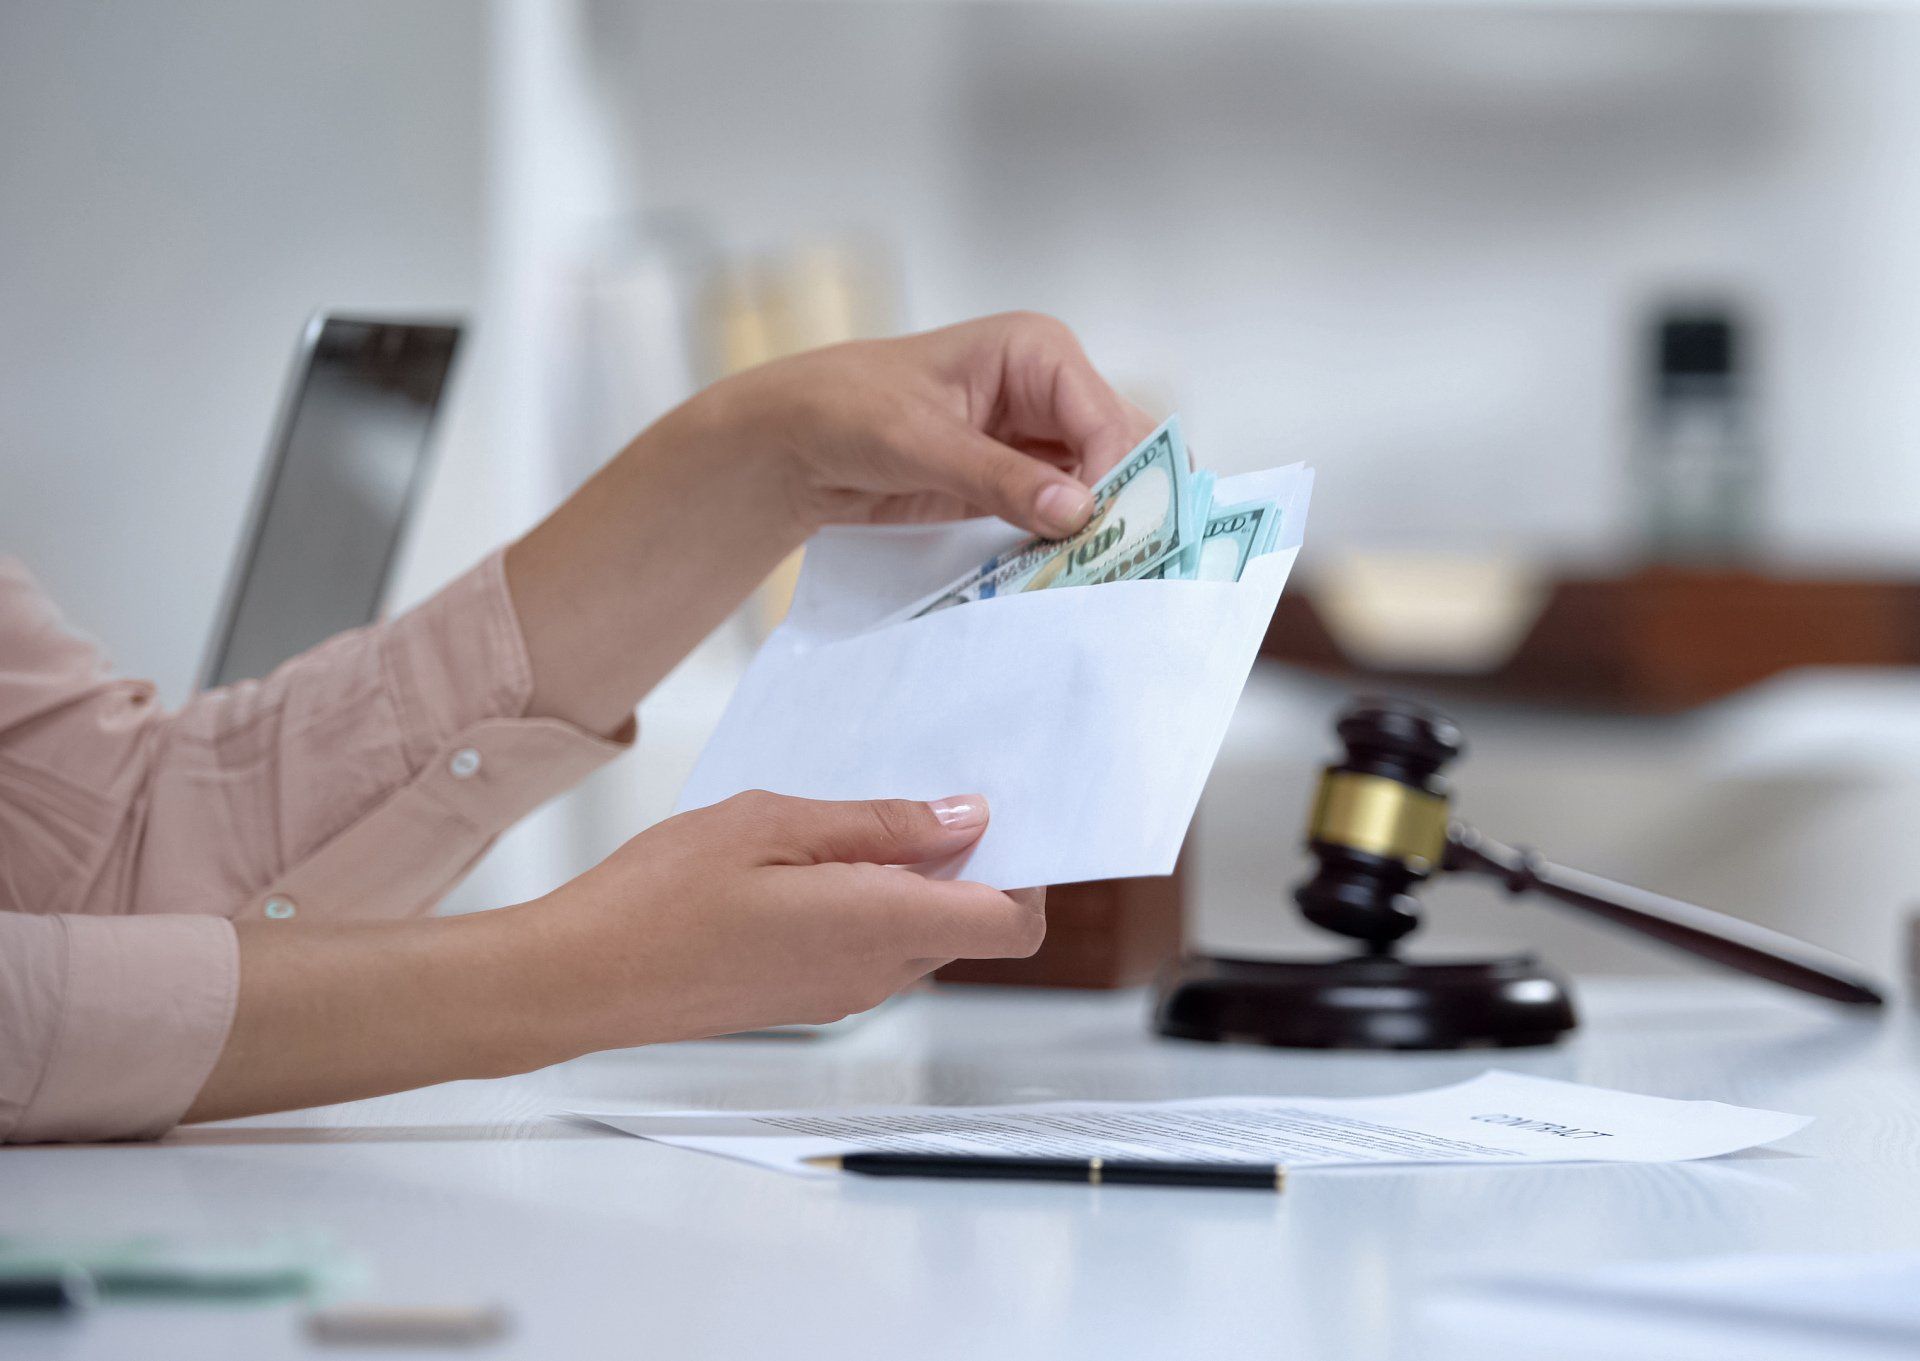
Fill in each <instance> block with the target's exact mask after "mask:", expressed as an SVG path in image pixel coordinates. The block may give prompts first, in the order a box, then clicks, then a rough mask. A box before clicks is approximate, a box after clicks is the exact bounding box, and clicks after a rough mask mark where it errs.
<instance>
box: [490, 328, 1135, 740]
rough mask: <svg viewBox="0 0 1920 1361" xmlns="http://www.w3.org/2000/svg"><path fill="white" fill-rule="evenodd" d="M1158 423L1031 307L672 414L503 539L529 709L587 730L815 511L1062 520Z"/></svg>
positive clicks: (804, 530)
mask: <svg viewBox="0 0 1920 1361" xmlns="http://www.w3.org/2000/svg"><path fill="white" fill-rule="evenodd" d="M1152 427H1153V421H1152V420H1151V418H1149V417H1148V416H1147V415H1145V414H1144V413H1143V412H1141V411H1140V410H1139V409H1138V408H1136V407H1134V406H1133V405H1132V404H1131V403H1129V402H1127V401H1126V400H1125V399H1124V398H1122V397H1121V396H1120V395H1119V394H1118V393H1116V392H1115V391H1114V390H1113V389H1112V388H1111V387H1109V386H1108V385H1107V383H1106V381H1105V380H1104V379H1102V378H1101V377H1100V375H1099V374H1098V373H1097V372H1096V371H1095V370H1094V368H1093V366H1092V364H1090V363H1089V362H1088V361H1087V357H1086V355H1085V354H1084V353H1082V351H1081V349H1080V345H1079V343H1078V342H1077V341H1076V340H1075V339H1074V338H1073V333H1072V332H1071V331H1069V330H1068V329H1067V328H1066V327H1065V326H1062V325H1061V324H1060V323H1059V322H1057V321H1053V320H1050V319H1049V318H1046V317H1038V316H1034V315H1032V314H1030V313H1011V314H1008V315H1006V316H998V317H987V318H985V319H983V320H980V321H970V322H966V323H963V324H961V325H959V326H949V327H947V328H945V329H944V330H939V331H929V332H927V333H925V334H923V335H916V336H906V337H904V338H902V339H899V340H874V341H860V342H857V343H854V344H849V345H836V346H833V347H831V348H829V349H824V350H816V351H814V352H812V353H811V354H802V355H795V356H793V357H792V358H790V359H780V360H776V361H774V362H773V363H771V364H766V365H763V366H761V367H760V368H757V369H752V370H750V371H748V372H746V373H742V374H738V375H736V376H734V377H732V378H728V379H726V380H724V381H722V382H720V383H716V384H715V385H714V386H713V387H711V388H708V389H707V390H706V391H705V392H702V393H699V394H698V395H696V396H695V397H693V398H692V399H690V400H689V401H687V402H686V403H685V404H684V405H682V406H680V407H679V408H677V409H676V410H674V411H672V412H670V413H668V414H667V415H666V416H665V417H663V418H662V419H661V420H660V421H659V422H658V423H656V424H655V425H653V426H652V427H650V428H649V429H647V430H646V431H644V432H643V433H642V434H641V435H640V437H639V438H638V439H636V440H634V442H633V443H632V444H630V445H628V446H627V448H626V449H625V450H623V451H622V452H621V454H620V455H619V457H617V458H615V459H614V460H613V461H612V462H610V463H609V464H607V465H606V467H604V468H602V469H601V470H600V472H599V473H597V474H596V475H595V476H594V477H593V478H592V479H591V480H590V481H588V482H587V484H586V485H585V486H584V487H582V488H581V489H580V490H579V491H578V492H576V493H575V494H574V495H573V496H572V497H570V498H569V499H568V500H567V502H566V503H565V504H564V505H562V506H561V507H560V508H559V509H558V510H556V511H555V512H554V513H553V514H552V515H551V516H550V517H548V519H547V520H546V521H545V522H544V523H543V524H541V525H540V526H539V527H537V528H536V529H534V531H533V532H532V533H530V534H528V535H527V537H526V538H524V539H522V540H521V541H520V542H518V543H516V544H514V545H513V546H512V547H511V548H510V549H509V550H508V552H507V581H508V585H509V587H510V589H511V591H512V594H513V600H514V603H515V605H516V607H517V608H518V611H519V615H520V626H521V632H522V634H523V635H524V637H525V638H526V642H527V650H528V652H529V654H530V655H531V658H532V663H533V679H534V695H533V702H532V705H531V706H530V711H531V712H532V713H535V714H542V715H548V716H551V717H555V718H562V719H566V720H568V721H569V722H572V723H576V724H579V725H581V726H583V727H588V728H592V729H594V730H596V731H601V732H609V731H612V730H613V729H614V728H615V727H617V726H619V725H620V724H622V723H623V722H624V721H625V720H626V718H627V716H628V714H630V713H631V712H632V710H633V706H634V705H635V704H636V703H637V702H638V701H639V699H640V697H641V696H642V695H644V694H646V692H647V691H648V690H650V689H651V688H652V687H653V686H654V684H655V683H657V682H658V681H659V679H660V678H661V677H662V676H664V675H666V673H667V672H668V671H670V670H671V669H672V668H673V666H674V665H675V664H676V663H677V662H679V660H680V659H681V658H682V657H684V656H685V655H686V654H687V653H688V652H689V651H691V650H692V649H693V647H694V645H695V644H697V643H698V642H699V641H700V640H701V639H702V638H704V637H705V636H706V635H707V634H708V633H709V632H711V631H712V629H713V628H714V626H715V625H717V624H718V623H719V622H720V621H721V620H722V619H724V618H725V617H726V616H727V615H728V614H729V613H730V612H731V611H732V610H733V609H734V608H735V607H736V606H737V605H739V603H740V602H741V601H742V600H744V599H745V598H746V597H747V595H748V594H749V593H750V592H751V591H752V590H753V588H754V587H756V586H757V585H759V584H760V582H761V581H762V580H764V579H765V577H766V575H767V573H768V572H770V571H772V570H773V568H774V567H775V566H776V565H777V564H778V563H779V562H780V560H781V559H782V558H784V557H785V556H786V555H787V554H788V553H790V552H792V551H793V550H794V549H795V548H797V547H798V546H799V545H800V544H801V543H802V542H804V541H805V540H806V538H807V537H808V535H810V534H812V533H813V532H814V530H816V529H818V528H819V527H820V526H821V525H823V524H828V523H834V522H847V521H852V522H870V521H898V520H922V519H930V518H944V517H952V516H957V515H968V514H983V513H984V514H993V515H998V516H1001V517H1002V518H1004V519H1006V520H1009V521H1011V522H1012V523H1014V524H1017V525H1020V526H1022V527H1023V528H1026V529H1028V530H1031V531H1033V532H1034V533H1037V534H1046V535H1050V536H1055V537H1058V536H1060V535H1064V534H1069V533H1072V532H1073V531H1074V530H1076V529H1078V528H1080V526H1081V525H1082V524H1084V523H1085V522H1086V519H1087V516H1088V514H1089V513H1090V511H1091V509H1092V498H1091V497H1090V496H1089V495H1088V492H1087V484H1089V483H1092V482H1095V481H1097V480H1098V479H1099V478H1100V477H1101V476H1102V475H1103V474H1104V473H1106V471H1107V470H1108V469H1109V468H1111V467H1113V465H1114V464H1115V463H1116V462H1118V461H1119V460H1120V458H1121V457H1122V456H1124V455H1125V454H1126V452H1127V451H1128V450H1129V449H1131V448H1132V447H1133V446H1134V445H1135V444H1137V443H1139V442H1140V440H1141V439H1143V438H1144V437H1145V436H1146V435H1147V434H1148V433H1149V432H1150V431H1151V430H1152Z"/></svg>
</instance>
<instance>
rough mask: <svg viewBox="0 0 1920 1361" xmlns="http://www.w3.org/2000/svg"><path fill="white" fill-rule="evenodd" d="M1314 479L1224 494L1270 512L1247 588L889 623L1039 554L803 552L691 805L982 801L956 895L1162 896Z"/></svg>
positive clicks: (1293, 552) (986, 537) (983, 530)
mask: <svg viewBox="0 0 1920 1361" xmlns="http://www.w3.org/2000/svg"><path fill="white" fill-rule="evenodd" d="M1312 482H1313V474H1312V472H1311V471H1310V470H1309V469H1307V468H1306V467H1304V466H1301V465H1294V466H1292V467H1288V468H1276V469H1272V470H1269V471H1266V472H1259V473H1247V474H1243V475H1242V476H1239V477H1229V478H1223V479H1221V481H1220V482H1219V484H1218V485H1217V486H1216V488H1215V490H1214V501H1215V503H1216V504H1222V505H1225V504H1232V503H1237V502H1243V501H1256V500H1273V501H1275V502H1276V503H1278V505H1279V506H1280V508H1281V522H1280V531H1279V537H1278V538H1277V540H1276V541H1275V550H1274V551H1273V552H1271V553H1268V554H1265V555H1264V556H1261V557H1257V558H1254V559H1253V560H1251V561H1250V562H1248V563H1247V565H1246V569H1245V571H1244V573H1243V575H1242V577H1241V579H1240V580H1239V581H1222V582H1213V581H1118V582H1110V583H1107V584H1104V585H1098V586H1077V587H1067V588H1062V589H1058V590H1047V591H1033V592H1029V593H1026V594H1021V595H1009V596H1004V597H1001V598H997V599H993V600H983V601H978V602H976V603H973V604H968V605H963V606H960V607H959V608H956V609H948V610H940V611H938V612H936V613H933V614H929V615H926V616H924V617H922V618H918V619H907V620H904V621H899V622H893V623H886V624H884V626H882V623H883V621H885V620H887V619H888V618H889V616H892V615H894V614H896V613H897V612H898V611H900V610H901V609H902V608H903V607H905V606H908V605H911V604H912V603H913V602H914V601H916V600H919V599H921V598H923V597H924V596H926V595H927V594H928V593H929V592H932V591H935V590H938V589H939V588H940V587H942V586H944V585H946V584H948V583H950V582H951V581H953V579H954V578H955V577H956V576H958V575H959V574H961V573H963V572H965V571H967V570H968V569H969V568H972V567H975V566H977V565H978V564H979V563H981V562H982V561H984V560H985V559H986V558H988V557H990V556H991V555H993V554H995V553H997V552H1001V551H1003V550H1005V549H1008V548H1010V547H1012V546H1013V545H1015V544H1017V543H1019V542H1020V541H1021V540H1022V539H1023V538H1024V537H1025V536H1024V534H1023V533H1022V532H1021V531H1020V530H1017V529H1015V528H1013V527H1012V526H1011V525H1008V524H1006V523H1004V522H1002V521H999V520H970V521H964V522H962V523H959V524H953V525H936V526H914V527H902V528H865V527H863V528H843V529H831V530H827V531H825V532H823V533H821V534H820V535H817V536H816V537H815V538H814V539H813V541H812V542H811V543H809V544H808V546H807V555H806V560H805V566H804V567H803V568H802V569H801V574H800V581H799V584H798V586H797V587H796V590H795V594H794V601H793V608H792V610H791V611H790V613H789V614H788V616H787V619H786V622H785V623H783V624H782V625H781V626H780V627H779V628H778V629H776V630H775V631H774V632H773V634H772V636H771V637H769V638H768V639H767V641H766V644H765V645H764V646H763V647H762V648H761V650H760V652H759V655H758V656H756V657H755V658H754V661H753V664H752V665H751V666H750V667H748V669H747V673H746V675H745V676H744V677H743V678H742V679H741V682H740V686H739V688H738V689H737V690H736V691H735V693H734V697H733V700H732V702H731V703H730V704H729V705H728V708H727V711H726V713H725V714H724V715H723V716H722V718H721V720H720V724H719V726H718V728H717V729H716V730H715V732H714V734H713V737H712V738H711V740H710V741H709V742H708V745H707V747H706V750H705V751H704V752H702V753H701V756H700V760H699V763H698V765H696V767H695V768H694V772H693V774H692V776H691V777H690V778H689V779H688V781H687V784H686V787H685V788H684V789H683V790H682V791H681V794H680V801H679V808H680V809H682V810H685V809H689V808H700V807H704V806H706V805H707V804H711V803H716V802H718V801H719V800H721V799H724V798H727V797H729V796H731V795H733V794H737V793H740V792H741V791H742V790H747V789H770V790H772V791H774V792H775V793H778V794H792V795H798V796H800V797H804V798H814V799H875V798H910V799H937V798H941V797H944V796H946V795H949V794H973V793H977V794H984V795H986V797H987V802H988V804H989V806H990V807H991V808H992V810H993V817H992V822H991V824H990V825H989V826H988V828H987V831H986V833H985V834H984V835H983V836H982V837H981V838H980V839H979V841H977V842H976V843H975V844H974V845H973V846H972V848H970V849H969V850H968V851H967V852H965V853H964V854H962V855H960V856H958V857H956V858H954V859H953V860H951V861H948V862H945V863H942V864H940V865H937V866H930V867H925V868H926V870H927V872H928V873H931V874H934V875H936V876H937V877H941V878H966V879H977V880H980V881H981V882H984V883H987V884H991V885H993V886H994V887H995V888H1029V887H1033V886H1036V885H1042V884H1068V883H1076V882H1079V881H1081V880H1086V879H1108V878H1127V877H1132V876H1135V875H1151V874H1169V873H1171V872H1172V870H1173V862H1174V860H1175V858H1176V857H1177V856H1178V855H1179V853H1180V845H1181V842H1182V841H1183V840H1184V839H1185V837H1186V833H1187V824H1188V823H1189V822H1191V821H1192V819H1193V811H1194V808H1195V806H1196V805H1197V804H1198V803H1199V801H1200V792H1201V789H1202V787H1203V786H1204V785H1205V784H1206V780H1207V775H1208V772H1210V771H1211V770H1212V768H1213V762H1214V758H1215V756H1217V755H1218V754H1219V750H1220V743H1221V741H1222V739H1223V738H1224V737H1225V736H1226V731H1227V724H1228V721H1229V720H1230V719H1231V718H1232V717H1233V709H1234V705H1235V704H1236V703H1238V702H1239V698H1240V691H1241V689H1242V688H1243V687H1244V686H1245V684H1246V680H1247V673H1248V671H1249V670H1250V669H1251V668H1252V666H1253V660H1254V656H1255V654H1256V653H1257V652H1258V650H1259V647H1260V640H1261V639H1262V638H1263V637H1264V636H1265V634H1266V630H1267V623H1268V620H1269V619H1270V618H1271V617H1272V615H1273V608H1274V606H1275V605H1276V604H1277V603H1278V602H1279V599H1280V591H1281V588H1282V587H1283V586H1284V585H1285V584H1286V579H1287V573H1288V572H1289V570H1291V568H1292V566H1293V561H1294V558H1295V557H1296V556H1297V555H1298V553H1299V550H1300V543H1301V535H1302V530H1303V528H1304V525H1305V522H1306V514H1307V502H1308V495H1309V491H1310V489H1311V487H1312Z"/></svg>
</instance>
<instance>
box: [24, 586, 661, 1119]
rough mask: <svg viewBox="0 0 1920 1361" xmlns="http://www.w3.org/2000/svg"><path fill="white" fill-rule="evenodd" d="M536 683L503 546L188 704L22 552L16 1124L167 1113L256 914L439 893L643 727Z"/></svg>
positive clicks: (414, 899) (305, 917) (347, 911)
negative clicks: (569, 703)
mask: <svg viewBox="0 0 1920 1361" xmlns="http://www.w3.org/2000/svg"><path fill="white" fill-rule="evenodd" d="M532 688H533V682H532V670H531V665H530V662H529V660H528V657H527V654H526V648H525V644H524V642H523V640H522V637H521V633H520V628H519V622H518V620H517V619H516V617H515V615H514V612H513V604H512V600H511V597H510V596H509V594H508V591H507V586H506V576H505V569H504V565H503V562H502V559H501V557H500V555H498V554H496V555H494V556H492V557H490V558H488V559H487V560H486V561H484V562H483V563H481V564H480V565H479V566H478V567H476V568H475V569H473V570H472V571H471V572H469V573H467V574H466V575H465V576H463V577H461V578H459V579H458V580H456V581H455V582H453V583H452V584H451V585H449V586H448V587H447V588H445V589H444V590H442V591H441V592H440V593H439V594H437V595H435V596H434V597H432V598H431V599H429V600H428V601H426V602H425V603H423V604H422V605H420V606H419V607H418V608H416V609H414V610H412V611H410V612H409V613H407V614H405V615H402V616H400V617H399V618H397V619H394V620H391V621H389V622H386V623H382V624H377V625H374V626H372V627H369V628H366V629H358V630H354V631H352V632H349V633H345V634H342V635H340V636H338V637H336V638H334V639H332V640H330V641H328V642H327V643H325V644H323V645H321V646H320V647H318V648H316V649H314V650H313V651H311V652H308V653H305V654H302V655H301V656H299V657H297V658H295V659H293V660H292V661H290V662H288V663H287V664H286V665H284V666H282V667H280V668H279V669H278V670H276V671H275V672H274V673H273V674H272V675H270V676H268V677H266V678H265V679H263V680H259V681H245V682H241V683H239V684H237V685H233V686H229V687H226V688H224V689H220V690H215V691H210V692H208V693H206V694H203V695H200V696H198V697H196V698H195V699H193V700H192V701H190V702H189V703H188V704H187V705H186V706H184V707H183V708H182V709H180V710H178V711H177V712H174V713H167V712H164V711H163V710H161V709H160V708H159V706H158V705H157V704H156V703H155V701H154V694H153V689H152V687H151V686H149V685H147V684H145V683H144V682H138V681H128V680H124V679H117V678H114V677H113V676H112V675H111V674H110V671H109V669H108V667H107V665H106V663H105V661H104V658H103V657H102V656H101V654H100V652H99V649H98V648H96V647H94V646H93V645H92V644H91V643H89V642H87V641H86V640H85V639H83V638H81V637H79V636H78V635H77V634H75V633H73V632H72V631H71V630H70V629H68V628H67V627H66V626H65V625H64V623H62V622H61V621H60V619H59V616H58V615H57V614H55V613H54V612H53V611H52V609H51V607H50V606H48V605H47V604H46V602H45V599H44V597H43V596H40V595H39V593H38V592H37V590H35V589H34V588H33V586H32V583H31V581H30V579H28V578H27V577H26V576H25V574H24V572H22V571H21V570H20V569H19V568H18V567H17V565H14V564H9V563H4V562H0V1140H8V1139H12V1140H26V1139H77V1138H117V1137H139V1136H143V1135H152V1134H155V1133H158V1132H160V1131H162V1130H164V1129H165V1128H167V1127H168V1126H169V1125H171V1124H172V1123H173V1122H175V1121H176V1120H178V1118H179V1116H180V1114H181V1112H183V1111H184V1110H185V1109H186V1108H187V1106H188V1105H190V1104H191V1102H192V1099H193V1096H194V1095H195V1093H197V1091H198V1089H199V1087H200V1085H201V1083H202V1082H204V1081H205V1078H206V1074H207V1073H208V1072H209V1071H210V1070H211V1068H212V1065H213V1061H214V1059H215V1058H217V1056H218V1054H219V1051H220V1048H221V1046H222V1045H223V1044H224V1043H225V1038H226V1032H227V1028H228V1026H229V1025H230V1023H231V1018H232V1007H233V998H234V995H235V993H236V991H237V984H238V970H239V964H238V955H237V951H236V948H235V943H234V935H233V930H232V927H231V925H230V923H231V922H232V921H237V920H252V919H265V920H269V921H274V922H284V923H288V924H289V925H288V929H297V925H296V924H297V923H299V922H309V921H316V920H317V921H341V920H347V919H354V918H359V919H369V918H395V917H402V916H407V915H411V914H415V913H419V912H423V911H426V910H428V909H429V908H431V907H432V905H433V904H434V903H436V902H438V901H439V899H440V898H441V897H442V896H444V894H445V893H446V891H447V890H448V889H449V888H451V887H452V885H453V884H454V883H455V882H456V881H457V880H458V879H459V877H460V876H461V875H462V874H463V873H465V872H466V870H468V869H469V868H470V867H471V866H472V865H473V863H474V862H475V861H476V860H477V859H478V858H479V857H480V856H481V854H482V853H483V852H484V851H485V850H486V848H487V846H488V845H489V844H491V842H492V841H493V839H494V838H495V837H496V836H498V835H499V833H500V832H502V831H504V830H505V829H506V828H507V827H508V826H509V825H511V824H512V823H513V822H514V821H516V820H517V819H518V818H520V817H521V816H522V815H523V814H525V813H527V812H528V811H530V810H531V809H533V808H534V807H536V806H537V805H539V804H540V803H543V802H545V801H546V800H547V799H549V798H551V797H552V796H553V795H555V794H558V793H559V792H561V791H562V790H564V789H566V788H568V787H569V786H571V785H572V784H574V783H576V782H577V781H578V780H580V779H581V778H582V777H584V776H585V775H587V774H588V773H590V772H591V771H592V770H594V769H596V768H597V767H599V766H600V765H601V764H603V763H604V762H606V761H607V760H609V759H611V758H612V757H614V756H616V755H618V754H619V753H620V752H622V751H624V750H625V749H626V748H627V747H628V746H629V745H630V744H631V742H632V737H633V733H632V725H631V724H629V725H628V727H627V730H626V731H624V732H622V733H621V734H619V735H617V736H616V737H614V738H612V739H607V738H602V737H598V736H595V735H593V734H591V733H587V732H584V731H582V730H580V729H578V728H575V727H573V726H572V725H570V724H567V723H563V722H560V721H558V720H553V719H544V718H529V717H526V716H524V715H525V709H526V705H527V702H528V699H529V697H530V696H531V694H532Z"/></svg>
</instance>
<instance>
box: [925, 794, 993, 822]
mask: <svg viewBox="0 0 1920 1361" xmlns="http://www.w3.org/2000/svg"><path fill="white" fill-rule="evenodd" d="M927 807H929V808H931V809H932V810H933V815H934V816H935V817H936V818H938V819H939V820H940V825H941V826H942V827H946V828H950V829H953V830H956V831H957V830H960V829H963V828H967V827H983V826H985V825H986V821H987V801H986V800H985V799H983V798H981V797H980V796H979V795H978V794H955V795H954V796H953V797H952V798H949V799H935V800H934V801H933V802H932V803H930V804H928V805H927Z"/></svg>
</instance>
